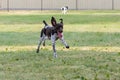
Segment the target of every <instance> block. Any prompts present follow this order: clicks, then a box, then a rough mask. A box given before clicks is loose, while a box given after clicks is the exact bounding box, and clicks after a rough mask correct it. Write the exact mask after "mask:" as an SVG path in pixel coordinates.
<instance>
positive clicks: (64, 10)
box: [61, 6, 68, 14]
mask: <svg viewBox="0 0 120 80" xmlns="http://www.w3.org/2000/svg"><path fill="white" fill-rule="evenodd" d="M61 10H62V14H66V13H67V10H68V6H64V7H62V8H61Z"/></svg>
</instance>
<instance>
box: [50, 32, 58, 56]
mask: <svg viewBox="0 0 120 80" xmlns="http://www.w3.org/2000/svg"><path fill="white" fill-rule="evenodd" d="M55 39H56V37H55V34H54V35H51V41H52V47H53V52H54V53H53V54H54V57H55V58H57V53H56V49H55Z"/></svg>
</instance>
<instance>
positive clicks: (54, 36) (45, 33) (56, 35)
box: [36, 17, 69, 57]
mask: <svg viewBox="0 0 120 80" xmlns="http://www.w3.org/2000/svg"><path fill="white" fill-rule="evenodd" d="M43 23H44V24H45V26H44V28H43V29H42V30H41V34H40V40H39V43H38V47H37V51H36V52H37V53H39V49H40V45H41V44H42V42H43V46H45V40H46V39H48V40H51V42H52V47H53V52H54V57H57V53H56V48H55V43H56V40H58V39H59V40H60V41H61V42H62V43H63V44H64V45H65V47H66V48H69V45H68V44H67V43H66V41H65V40H64V36H63V19H60V23H57V22H56V19H55V18H54V17H52V18H51V24H52V26H49V25H48V24H47V23H46V21H43Z"/></svg>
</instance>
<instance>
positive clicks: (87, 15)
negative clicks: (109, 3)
mask: <svg viewBox="0 0 120 80" xmlns="http://www.w3.org/2000/svg"><path fill="white" fill-rule="evenodd" d="M51 16H55V17H56V19H57V20H58V19H59V18H63V19H64V36H65V40H66V41H67V42H68V44H69V45H70V49H65V47H64V46H63V45H62V44H61V43H60V42H59V41H57V42H56V49H57V54H58V58H54V57H53V51H52V47H51V42H50V41H47V42H46V47H41V51H40V53H38V54H37V53H36V48H37V44H38V40H39V34H40V30H41V28H43V26H44V25H43V24H42V21H43V20H46V21H47V22H48V23H49V24H50V18H51ZM119 79H120V11H69V12H68V14H66V15H62V14H61V13H60V11H42V12H41V11H10V12H9V13H8V12H0V80H119Z"/></svg>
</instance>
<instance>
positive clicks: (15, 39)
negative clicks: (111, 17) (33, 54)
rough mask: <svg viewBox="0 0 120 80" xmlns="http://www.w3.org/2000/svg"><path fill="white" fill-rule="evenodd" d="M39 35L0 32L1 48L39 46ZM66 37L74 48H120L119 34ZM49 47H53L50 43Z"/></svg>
mask: <svg viewBox="0 0 120 80" xmlns="http://www.w3.org/2000/svg"><path fill="white" fill-rule="evenodd" d="M39 34H40V33H39V32H21V33H18V32H0V46H16V45H21V46H22V45H23V46H24V45H28V46H29V45H36V46H37V43H38V40H39ZM64 37H65V40H66V42H67V43H68V44H69V45H70V46H72V47H81V46H94V47H95V46H97V47H98V46H102V47H104V46H109V47H112V46H118V47H120V33H118V32H115V33H113V32H112V33H110V32H64ZM46 42H47V41H46ZM46 45H47V44H46ZM48 45H51V42H50V41H48ZM57 45H59V46H61V43H60V42H59V41H57Z"/></svg>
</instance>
